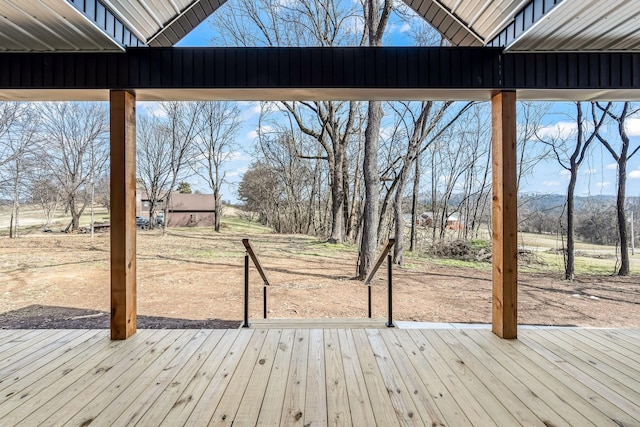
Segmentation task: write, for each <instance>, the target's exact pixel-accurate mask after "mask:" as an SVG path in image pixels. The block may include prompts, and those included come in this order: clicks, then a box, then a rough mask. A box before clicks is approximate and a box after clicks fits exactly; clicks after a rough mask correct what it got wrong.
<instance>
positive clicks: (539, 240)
mask: <svg viewBox="0 0 640 427" xmlns="http://www.w3.org/2000/svg"><path fill="white" fill-rule="evenodd" d="M10 212H11V211H10V207H9V206H0V237H2V236H8V234H9V231H8V229H9V221H10ZM225 212H226V216H225V218H224V221H223V227H225V228H226V230H225V229H223V232H230V233H235V234H238V233H240V234H241V233H248V234H266V233H271V232H272V230H270V229H268V228H265V227H263V226H262V225H260V224H259V223H258V222H256V221H248V220H246V219H244V218H241V217H240V216H239V215H238V211H237V210H236V209H235V208H232V207H229V208H226V209H225ZM69 221H70V216H68V215H64V213H63V212H58V213H57V214H56V215H55V217H54V219H53V221H52V223H51V224H50V225H49V228H50V229H51V230H53V231H61V230H63V229H64V228H65V227H66V226H67V225H68V223H69ZM94 221H96V222H108V221H109V213H108V212H107V210H106V209H105V208H104V207H102V206H98V207H96V208H95V211H94ZM44 222H45V221H44V215H43V213H42V211H41V210H40V209H38V208H37V207H34V206H29V205H26V206H23V207H21V210H20V225H21V227H20V234H22V235H30V234H40V233H42V229H43V227H44ZM90 222H91V214H90V211H89V210H85V212H84V213H83V215H82V217H81V220H80V225H81V226H82V227H88V226H89V225H90ZM188 230H190V231H189V233H193V234H195V235H199V234H207V233H210V230H207V229H203V230H198V229H188ZM173 232H175V233H180V231H179V230H173ZM426 234H428V233H425V235H426ZM300 237H301V238H308V239H309V240H310V241H313V242H314V243H313V244H312V245H310V246H308V247H306V248H305V249H304V251H305V254H307V255H312V256H316V257H333V256H341V254H342V253H356V252H357V249H358V248H357V246H355V245H352V244H344V245H331V244H328V243H325V242H322V241H319V240H317V239H315V238H313V237H310V236H306V237H305V236H300ZM407 238H408V236H407ZM485 238H489V237H488V235H487V236H485ZM518 244H519V246H520V247H521V248H524V249H526V250H529V251H532V252H533V254H534V257H533V260H534V262H521V265H520V268H521V269H522V270H523V271H529V272H562V271H563V270H564V261H563V255H562V252H561V248H562V247H563V244H565V245H566V242H563V241H562V238H561V237H560V236H554V235H548V234H533V233H519V234H518ZM425 245H426V243H425V244H424V245H423V246H425ZM207 255H208V254H207V253H202V256H207ZM209 255H210V254H209ZM419 259H427V260H429V261H431V262H433V263H434V264H437V265H441V266H445V267H452V268H456V267H465V268H475V269H479V270H482V271H489V270H490V268H491V266H490V264H489V263H487V262H474V261H463V260H458V259H440V258H433V257H430V256H428V254H426V252H425V248H424V247H423V248H421V247H418V251H417V252H416V253H410V252H407V253H406V255H405V267H406V268H412V266H414V265H416V264H415V261H416V260H419ZM530 261H531V260H530ZM618 265H619V251H618V248H616V247H615V246H605V245H594V244H590V243H585V242H580V241H578V242H577V243H576V274H604V275H609V274H614V272H615V271H616V268H617V266H618ZM631 271H632V272H635V273H639V272H640V253H638V252H637V251H636V254H635V255H631Z"/></svg>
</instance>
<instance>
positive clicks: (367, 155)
mask: <svg viewBox="0 0 640 427" xmlns="http://www.w3.org/2000/svg"><path fill="white" fill-rule="evenodd" d="M392 6H393V1H392V0H383V1H382V2H379V1H378V0H364V2H363V11H364V22H365V34H366V35H367V42H368V45H369V46H371V47H376V46H381V45H382V39H383V37H384V33H385V31H386V29H387V24H388V22H389V17H390V16H391V10H392ZM382 116H383V110H382V103H381V102H380V101H369V105H368V108H367V127H366V129H365V131H364V159H363V166H362V172H363V176H364V192H365V198H364V209H363V218H362V241H361V243H360V254H359V257H358V258H359V264H358V278H359V279H361V280H364V279H365V277H366V276H367V274H369V271H370V270H371V268H372V267H373V263H374V262H375V257H376V250H377V246H378V221H379V218H378V214H379V208H380V206H379V205H380V175H379V171H378V139H379V137H380V123H381V122H382Z"/></svg>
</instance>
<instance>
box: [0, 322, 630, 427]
mask: <svg viewBox="0 0 640 427" xmlns="http://www.w3.org/2000/svg"><path fill="white" fill-rule="evenodd" d="M89 424H91V425H92V426H95V425H99V426H112V425H114V426H133V425H138V426H155V425H167V426H182V425H196V426H201V425H229V426H230V425H234V426H254V425H285V426H289V425H300V426H325V425H331V426H334V425H341V426H349V425H354V426H374V425H378V426H385V427H386V426H394V425H407V426H413V425H420V426H422V425H425V426H443V425H447V426H465V425H469V426H470V425H479V426H492V425H498V426H515V425H523V426H640V330H637V329H534V330H521V331H520V332H519V339H518V340H516V341H504V340H500V339H498V338H497V337H496V336H494V335H493V334H491V332H490V331H487V330H478V329H439V330H420V329H412V330H403V329H395V328H394V329H332V328H325V329H320V328H316V329H313V328H312V329H306V328H305V329H302V328H299V329H289V328H271V329H246V328H245V329H234V330H141V331H138V333H137V334H135V335H134V336H133V337H132V338H130V339H129V340H127V341H110V340H109V339H108V331H105V330H46V331H43V330H38V331H9V330H0V426H14V425H18V426H35V425H48V426H61V425H68V426H87V425H89Z"/></svg>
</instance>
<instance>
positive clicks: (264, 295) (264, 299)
mask: <svg viewBox="0 0 640 427" xmlns="http://www.w3.org/2000/svg"><path fill="white" fill-rule="evenodd" d="M262 304H263V307H262V313H263V315H264V318H265V319H266V318H267V285H264V286H262Z"/></svg>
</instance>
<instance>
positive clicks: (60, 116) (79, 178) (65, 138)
mask: <svg viewBox="0 0 640 427" xmlns="http://www.w3.org/2000/svg"><path fill="white" fill-rule="evenodd" d="M40 114H41V115H42V125H43V131H44V135H43V140H44V142H45V143H46V144H48V146H50V147H51V149H50V150H47V152H43V153H41V155H42V156H43V157H44V159H45V161H46V163H47V165H48V171H49V173H50V174H51V177H52V178H53V180H54V182H55V184H56V186H57V188H58V191H59V192H60V196H61V199H62V201H63V203H65V205H66V207H67V208H68V209H69V212H70V213H71V222H70V223H69V225H68V226H67V228H66V230H69V229H71V230H77V229H78V227H79V226H80V216H81V215H82V213H83V212H84V210H85V208H86V206H87V204H88V203H89V202H90V195H91V190H90V187H91V186H90V184H91V182H90V181H91V178H92V177H93V176H94V175H96V171H99V170H102V169H103V168H104V167H105V164H106V161H107V158H108V147H107V141H108V119H107V117H108V115H107V109H106V108H105V105H104V104H102V103H95V102H57V103H46V104H42V105H41V109H40Z"/></svg>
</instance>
